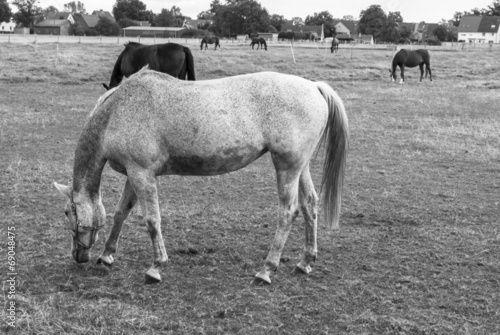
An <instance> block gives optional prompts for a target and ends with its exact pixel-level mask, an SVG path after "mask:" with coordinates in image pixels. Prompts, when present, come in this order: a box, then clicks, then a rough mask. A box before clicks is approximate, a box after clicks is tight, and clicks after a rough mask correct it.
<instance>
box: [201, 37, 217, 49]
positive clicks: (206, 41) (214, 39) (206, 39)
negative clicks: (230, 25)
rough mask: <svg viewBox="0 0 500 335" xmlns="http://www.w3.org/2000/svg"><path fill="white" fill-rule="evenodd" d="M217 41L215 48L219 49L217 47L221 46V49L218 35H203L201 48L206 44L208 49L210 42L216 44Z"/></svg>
mask: <svg viewBox="0 0 500 335" xmlns="http://www.w3.org/2000/svg"><path fill="white" fill-rule="evenodd" d="M214 43H215V49H214V50H217V47H219V50H220V43H219V38H218V37H203V39H202V40H201V44H200V50H203V44H205V50H207V48H208V45H209V44H214Z"/></svg>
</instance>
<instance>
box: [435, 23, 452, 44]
mask: <svg viewBox="0 0 500 335" xmlns="http://www.w3.org/2000/svg"><path fill="white" fill-rule="evenodd" d="M432 35H434V36H436V38H437V39H438V40H440V41H441V42H444V41H447V40H448V29H447V27H445V26H444V25H441V24H440V25H439V26H437V28H436V29H434V30H433V31H432Z"/></svg>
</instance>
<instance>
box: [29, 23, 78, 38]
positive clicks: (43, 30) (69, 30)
mask: <svg viewBox="0 0 500 335" xmlns="http://www.w3.org/2000/svg"><path fill="white" fill-rule="evenodd" d="M34 31H35V34H37V35H72V34H73V25H72V24H71V22H70V21H69V20H43V21H42V22H40V23H37V24H36V25H35V29H34Z"/></svg>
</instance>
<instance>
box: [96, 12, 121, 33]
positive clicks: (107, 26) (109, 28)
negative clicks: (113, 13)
mask: <svg viewBox="0 0 500 335" xmlns="http://www.w3.org/2000/svg"><path fill="white" fill-rule="evenodd" d="M95 30H96V31H97V33H98V34H99V35H102V36H118V35H119V34H120V27H119V26H118V24H117V23H116V22H115V21H113V20H111V19H110V18H108V17H105V16H101V17H100V18H99V22H97V24H96V26H95Z"/></svg>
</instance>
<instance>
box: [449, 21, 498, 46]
mask: <svg viewBox="0 0 500 335" xmlns="http://www.w3.org/2000/svg"><path fill="white" fill-rule="evenodd" d="M499 29H500V16H464V17H462V19H461V20H460V24H459V26H458V40H459V41H464V42H470V43H500V34H499Z"/></svg>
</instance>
